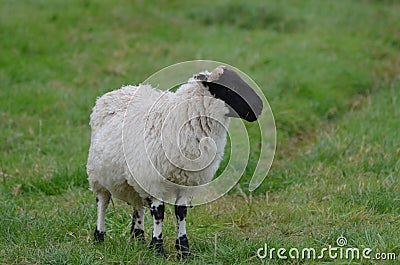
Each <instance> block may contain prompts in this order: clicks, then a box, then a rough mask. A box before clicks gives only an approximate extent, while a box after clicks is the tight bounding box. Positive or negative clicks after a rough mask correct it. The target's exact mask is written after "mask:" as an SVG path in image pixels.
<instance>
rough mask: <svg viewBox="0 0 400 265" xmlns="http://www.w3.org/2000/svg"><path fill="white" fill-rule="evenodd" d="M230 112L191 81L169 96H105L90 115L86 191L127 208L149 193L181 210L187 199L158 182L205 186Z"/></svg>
mask: <svg viewBox="0 0 400 265" xmlns="http://www.w3.org/2000/svg"><path fill="white" fill-rule="evenodd" d="M228 111H229V110H228V108H227V107H226V105H225V103H224V102H223V101H221V100H219V99H216V98H214V97H212V95H211V94H210V92H209V91H208V89H207V88H206V87H204V86H203V85H202V83H201V82H196V81H194V80H192V79H190V80H189V82H188V83H187V84H184V85H182V86H181V87H180V88H179V89H178V90H177V91H176V92H175V93H172V92H165V91H161V90H157V89H155V88H152V87H151V86H150V85H139V86H125V87H122V88H121V89H119V90H115V91H112V92H109V93H107V94H105V95H103V96H102V97H100V98H98V99H97V102H96V106H95V107H94V108H93V112H92V114H91V116H90V126H91V127H92V137H91V145H90V149H89V158H88V163H87V173H88V176H89V183H90V186H91V188H92V190H93V191H95V192H101V191H102V190H104V189H107V190H108V191H110V193H111V194H112V195H114V196H115V197H117V198H119V199H122V200H124V201H126V202H128V203H129V204H131V205H133V206H140V205H142V204H143V199H145V198H149V197H151V195H154V194H156V197H157V199H160V200H167V198H172V197H173V198H176V200H180V201H181V202H184V203H186V202H187V199H188V198H190V196H191V194H176V193H177V191H174V190H168V188H167V185H165V183H164V182H165V180H164V179H163V178H160V175H161V176H163V177H165V178H166V179H167V180H169V181H172V182H174V183H177V184H180V185H186V186H193V185H199V184H205V183H207V182H209V181H210V180H211V179H212V178H213V176H214V174H215V172H216V171H217V169H218V167H219V164H220V161H221V159H222V157H223V152H224V147H225V144H226V128H227V127H228V125H229V118H228V117H226V116H225V114H226V113H228ZM124 153H125V156H124ZM131 173H132V174H131ZM137 180H139V182H140V185H139V184H138V181H137ZM141 185H142V187H145V189H146V190H148V191H150V193H151V195H149V194H148V193H147V192H146V191H144V189H143V188H141ZM167 201H168V200H167Z"/></svg>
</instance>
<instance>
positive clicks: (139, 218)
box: [131, 207, 144, 241]
mask: <svg viewBox="0 0 400 265" xmlns="http://www.w3.org/2000/svg"><path fill="white" fill-rule="evenodd" d="M131 236H132V238H138V239H140V240H141V241H144V208H143V207H141V208H139V209H138V210H137V209H135V210H134V211H133V214H132V227H131Z"/></svg>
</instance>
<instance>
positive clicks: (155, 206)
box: [149, 199, 166, 257]
mask: <svg viewBox="0 0 400 265" xmlns="http://www.w3.org/2000/svg"><path fill="white" fill-rule="evenodd" d="M149 204H150V213H151V216H152V217H153V236H152V238H151V242H150V247H153V248H155V250H156V252H157V253H159V254H161V255H163V256H164V257H166V255H165V251H164V246H163V239H162V222H163V221H164V202H162V201H159V200H157V199H149Z"/></svg>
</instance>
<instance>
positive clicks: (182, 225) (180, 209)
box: [175, 205, 190, 258]
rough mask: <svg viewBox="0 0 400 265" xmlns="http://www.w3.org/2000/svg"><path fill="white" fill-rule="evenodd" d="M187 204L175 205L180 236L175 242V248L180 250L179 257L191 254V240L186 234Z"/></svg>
mask: <svg viewBox="0 0 400 265" xmlns="http://www.w3.org/2000/svg"><path fill="white" fill-rule="evenodd" d="M186 215H187V207H186V205H175V216H176V220H177V222H178V236H177V238H176V242H175V248H176V250H177V251H178V257H180V258H182V257H186V256H188V255H189V254H190V251H189V241H188V238H187V236H186Z"/></svg>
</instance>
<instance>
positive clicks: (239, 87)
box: [202, 67, 263, 122]
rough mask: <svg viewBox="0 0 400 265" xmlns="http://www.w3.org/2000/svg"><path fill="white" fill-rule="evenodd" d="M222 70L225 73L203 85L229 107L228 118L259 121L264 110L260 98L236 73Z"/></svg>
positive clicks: (204, 82) (224, 68) (225, 69)
mask: <svg viewBox="0 0 400 265" xmlns="http://www.w3.org/2000/svg"><path fill="white" fill-rule="evenodd" d="M218 68H220V67H218ZM218 68H217V69H218ZM221 68H222V69H223V72H222V73H220V74H219V75H218V76H217V77H216V78H215V79H214V80H212V81H202V83H203V84H204V85H205V86H207V87H208V88H209V91H210V93H211V94H212V95H213V96H214V97H216V98H218V99H221V100H223V101H224V102H225V103H226V104H227V105H228V107H229V113H228V114H227V116H229V117H239V118H242V119H244V120H246V121H250V122H252V121H255V120H257V118H258V116H259V115H260V114H261V111H262V108H263V103H262V100H261V99H260V97H259V96H258V95H257V94H256V92H254V90H253V89H252V88H251V87H250V86H249V85H248V84H247V83H246V82H245V81H243V79H242V78H241V77H240V76H239V75H238V74H237V73H236V72H234V71H232V70H229V69H227V68H226V67H221ZM220 71H221V70H220Z"/></svg>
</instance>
